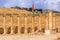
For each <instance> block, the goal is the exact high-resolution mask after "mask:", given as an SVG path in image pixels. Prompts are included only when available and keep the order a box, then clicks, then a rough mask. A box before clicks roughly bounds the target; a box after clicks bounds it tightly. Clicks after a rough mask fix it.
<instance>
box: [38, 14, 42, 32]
mask: <svg viewBox="0 0 60 40" xmlns="http://www.w3.org/2000/svg"><path fill="white" fill-rule="evenodd" d="M39 30H40V31H41V30H42V15H41V14H40V16H39Z"/></svg>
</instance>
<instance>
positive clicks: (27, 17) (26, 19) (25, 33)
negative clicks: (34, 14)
mask: <svg viewBox="0 0 60 40" xmlns="http://www.w3.org/2000/svg"><path fill="white" fill-rule="evenodd" d="M27 18H28V17H27V16H25V34H27V21H28V20H27Z"/></svg>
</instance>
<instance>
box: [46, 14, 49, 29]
mask: <svg viewBox="0 0 60 40" xmlns="http://www.w3.org/2000/svg"><path fill="white" fill-rule="evenodd" d="M46 30H49V16H48V14H47V15H46Z"/></svg>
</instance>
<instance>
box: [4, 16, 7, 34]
mask: <svg viewBox="0 0 60 40" xmlns="http://www.w3.org/2000/svg"><path fill="white" fill-rule="evenodd" d="M3 23H4V24H3V26H4V34H6V32H7V31H6V30H7V29H6V17H5V16H4V17H3Z"/></svg>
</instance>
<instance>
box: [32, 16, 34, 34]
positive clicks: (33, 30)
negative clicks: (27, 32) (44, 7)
mask: <svg viewBox="0 0 60 40" xmlns="http://www.w3.org/2000/svg"><path fill="white" fill-rule="evenodd" d="M32 33H34V17H32Z"/></svg>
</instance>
